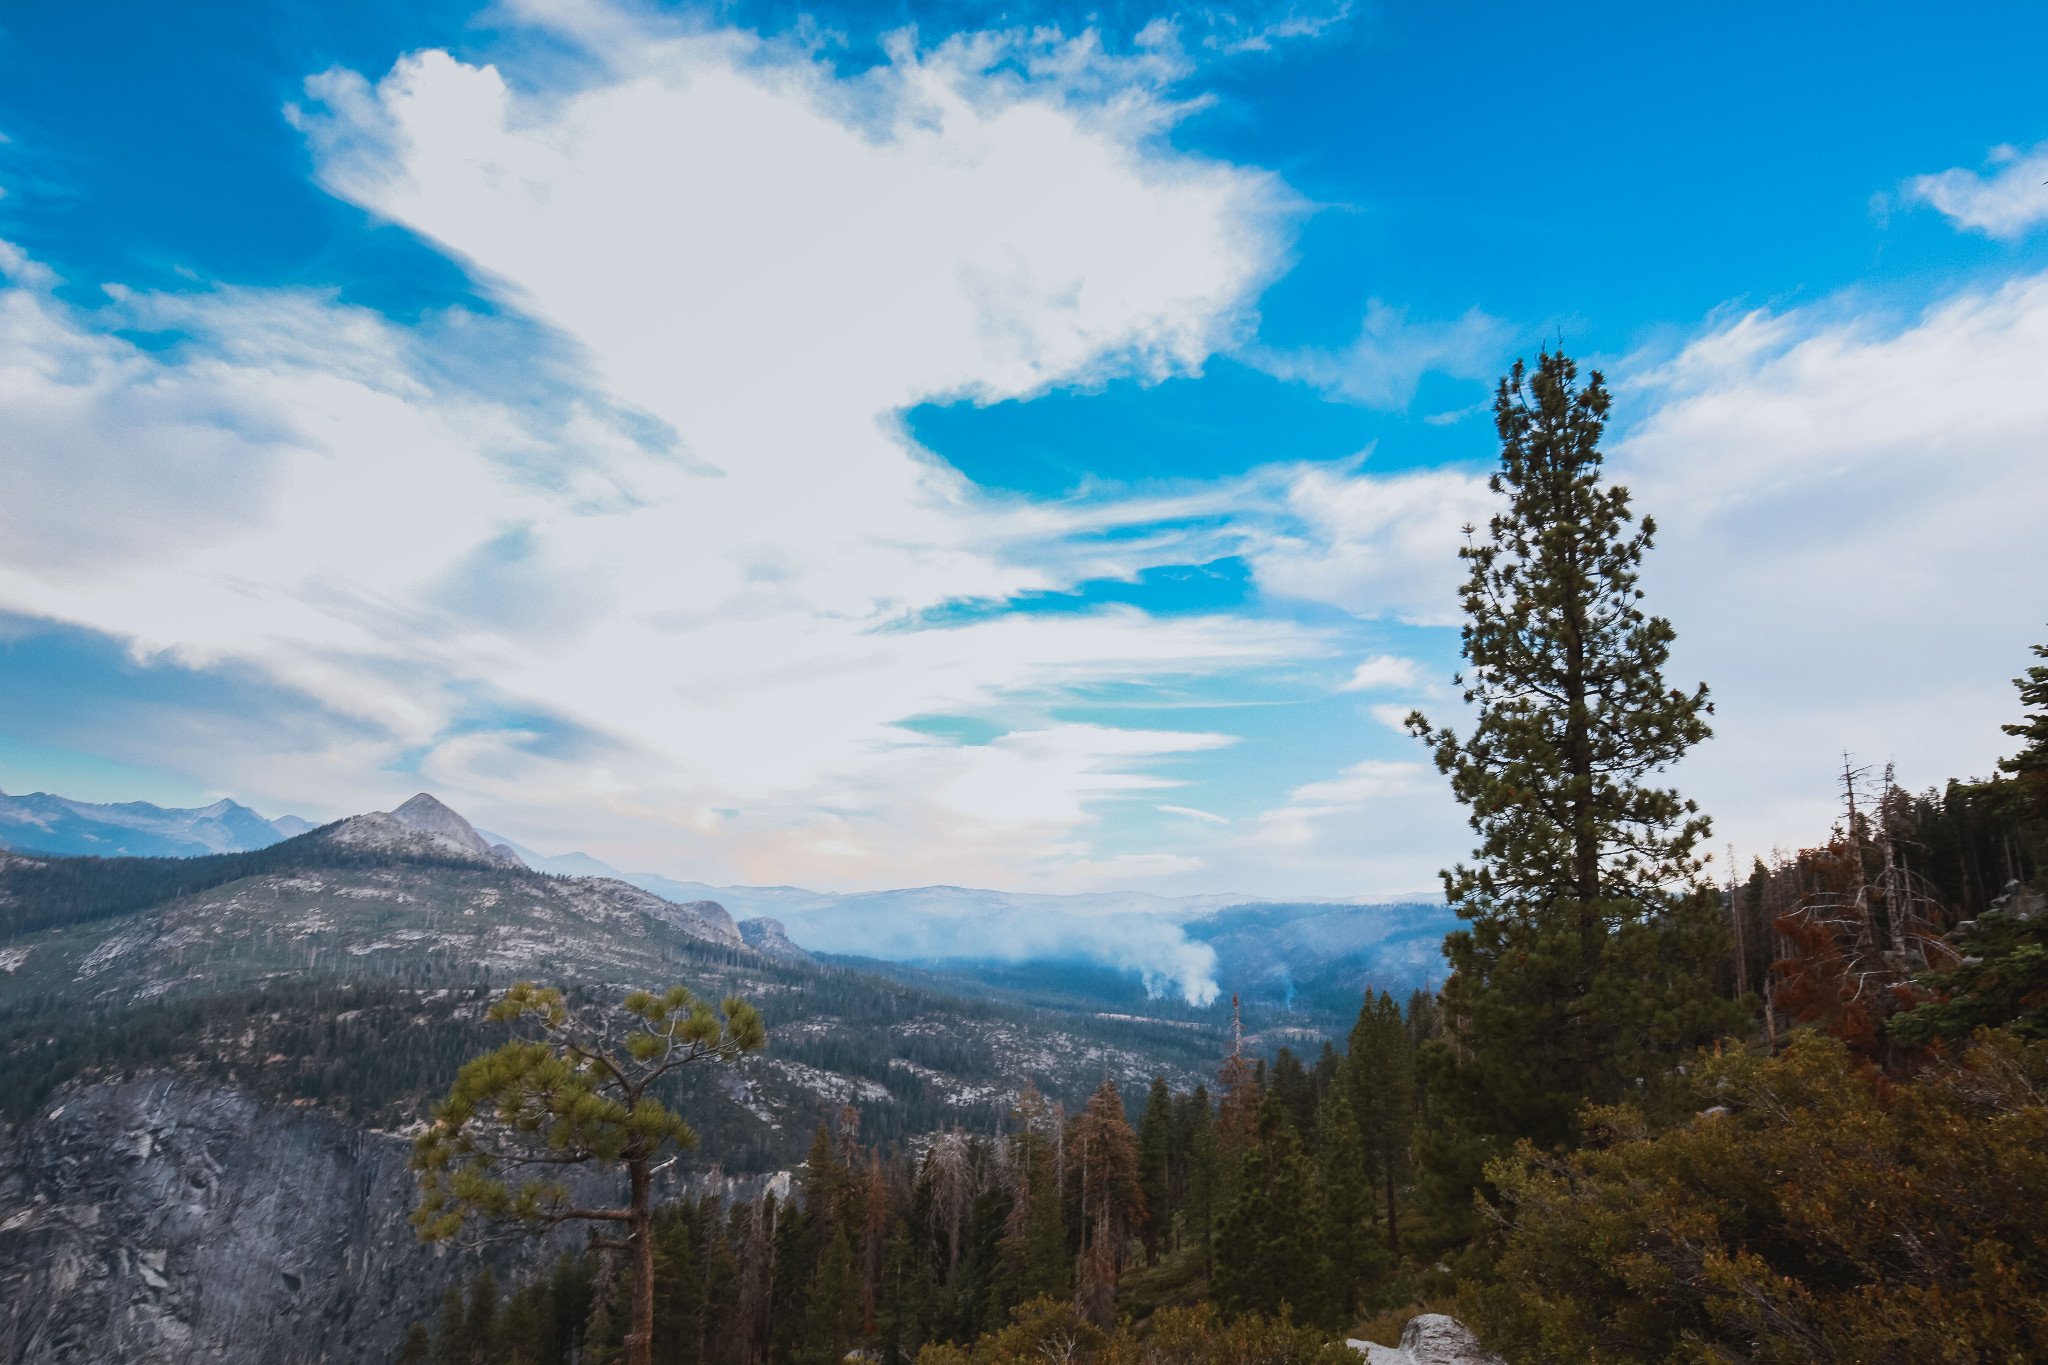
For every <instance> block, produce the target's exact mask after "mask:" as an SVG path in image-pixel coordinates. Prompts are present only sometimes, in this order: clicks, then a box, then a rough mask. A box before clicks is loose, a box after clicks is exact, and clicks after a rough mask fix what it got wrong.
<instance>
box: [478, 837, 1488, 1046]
mask: <svg viewBox="0 0 2048 1365" xmlns="http://www.w3.org/2000/svg"><path fill="white" fill-rule="evenodd" d="M478 833H479V835H480V836H481V837H482V838H483V839H486V840H489V841H490V842H492V843H494V844H501V845H503V846H504V847H506V848H507V849H508V850H510V851H513V852H516V853H517V854H518V855H519V856H520V858H522V859H523V860H524V861H525V863H526V865H527V866H528V867H531V868H534V869H535V870H537V871H542V872H551V873H554V874H556V875H558V876H586V877H587V876H596V877H615V878H617V879H619V880H620V881H624V882H629V883H631V884H632V885H634V886H637V887H640V888H642V889H643V890H647V891H652V892H653V893H654V894H655V895H657V896H662V897H664V898H666V899H668V900H672V901H699V900H710V901H715V902H717V903H718V904H720V905H723V906H724V907H725V908H726V909H728V910H730V911H731V912H732V914H733V915H734V916H735V917H736V918H738V919H739V920H740V921H741V928H742V929H743V930H744V929H745V927H746V924H747V922H749V921H751V920H756V919H759V920H762V921H764V922H766V923H778V924H779V925H780V927H781V928H783V929H784V930H786V932H787V933H788V936H789V938H791V939H793V940H794V941H795V942H796V943H798V944H801V945H802V946H803V947H805V948H807V949H810V950H811V951H812V952H818V953H829V954H834V955H839V956H844V957H854V958H869V959H879V960H881V961H884V962H906V963H916V964H919V965H923V966H930V967H936V968H941V969H945V970H948V971H957V970H958V969H960V968H962V967H975V966H984V965H992V964H1002V965H1005V966H1009V965H1015V964H1019V963H1028V962H1062V961H1064V962H1073V963H1088V964H1090V965H1093V966H1098V967H1106V968H1109V969H1110V970H1112V971H1120V972H1126V973H1130V974H1134V975H1136V976H1137V977H1139V978H1140V979H1141V980H1142V982H1143V983H1144V986H1145V989H1146V990H1147V991H1149V992H1151V993H1153V994H1173V995H1178V996H1181V997H1182V998H1183V999H1185V1000H1186V1001H1187V1002H1188V1003H1190V1004H1194V1005H1206V1004H1208V1003H1209V1002H1210V1001H1211V1000H1213V999H1214V998H1216V996H1217V995H1218V994H1219V993H1221V992H1224V991H1236V992H1242V993H1245V994H1247V995H1252V994H1256V995H1257V996H1258V997H1259V999H1260V1000H1261V1002H1262V1003H1267V1004H1278V1005H1281V1006H1283V1007H1285V1006H1287V1005H1289V1004H1291V1003H1292V1002H1294V1001H1295V1000H1296V999H1297V998H1300V997H1304V996H1310V997H1314V998H1315V999H1316V1000H1317V1001H1318V1002H1319V1003H1320V1004H1322V1005H1324V1006H1326V1007H1334V1006H1335V1004H1336V1002H1337V1001H1339V1000H1352V1001H1355V1000H1356V999H1357V997H1358V995H1359V993H1360V992H1361V991H1362V990H1363V989H1364V987H1365V986H1366V985H1368V984H1370V985H1373V986H1377V987H1379V988H1381V989H1399V990H1409V989H1413V988H1415V987H1418V986H1428V985H1432V984H1434V983H1437V982H1440V981H1441V980H1442V979H1443V976H1444V972H1445V968H1444V965H1443V957H1442V954H1441V951H1440V949H1441V947H1442V944H1443V938H1444V935H1445V934H1446V933H1448V932H1449V931H1450V930H1451V929H1453V928H1455V927H1456V925H1457V919H1456V917H1455V916H1454V915H1453V914H1452V913H1451V912H1450V910H1449V909H1448V907H1446V906H1445V904H1444V901H1443V897H1442V896H1441V895H1438V894H1432V893H1422V894H1416V895H1412V896H1405V897H1401V898H1398V899H1394V900H1387V901H1370V902H1368V901H1298V902H1273V901H1265V900H1261V899H1260V898H1258V897H1256V896H1248V895H1244V894H1242V893H1235V892H1221V893H1211V894H1208V895H1200V896H1154V895H1149V894H1147V893H1145V892H1142V891H1099V892H1091V893H1083V894H1078V895H1045V894H1037V893H1031V892H1020V891H986V890H978V889H975V888H972V887H964V886H920V887H907V888H903V889H901V890H894V891H855V892H844V893H841V892H830V891H810V890H806V889H804V888H803V887H799V886H714V885H711V884H710V883H707V882H693V881H678V880H676V879H675V878H673V877H664V876H661V875H659V874H657V873H652V872H621V871H619V870H618V869H616V868H614V867H612V866H610V865H609V864H607V863H604V862H602V861H600V860H598V859H596V858H593V857H591V856H590V855H589V854H587V853H567V854H561V855H559V856H555V857H550V856H548V855H546V854H542V853H537V852H535V851H534V850H532V849H529V848H525V847H522V846H521V845H519V844H515V843H513V842H511V841H510V840H508V839H504V838H502V837H501V836H499V835H496V834H491V833H488V832H485V831H478ZM1352 1007H1353V1008H1356V1006H1355V1004H1354V1005H1353V1006H1352Z"/></svg>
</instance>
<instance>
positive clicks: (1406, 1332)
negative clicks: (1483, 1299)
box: [1344, 1313, 1507, 1365]
mask: <svg viewBox="0 0 2048 1365" xmlns="http://www.w3.org/2000/svg"><path fill="white" fill-rule="evenodd" d="M1344 1344H1345V1345H1346V1346H1349V1347H1350V1348H1351V1349H1352V1350H1354V1351H1359V1352H1362V1353H1363V1354H1364V1356H1365V1359H1366V1365H1507V1362H1506V1361H1504V1360H1502V1359H1501V1358H1500V1357H1499V1356H1497V1355H1494V1354H1493V1353H1492V1352H1491V1351H1485V1350H1481V1349H1480V1346H1479V1338H1477V1337H1475V1336H1473V1335H1472V1329H1471V1328H1469V1327H1467V1326H1466V1325H1465V1324H1464V1323H1462V1322H1459V1321H1458V1320H1457V1319H1456V1318H1454V1317H1450V1316H1448V1315H1446V1314H1443V1313H1423V1314H1420V1315H1418V1316H1416V1317H1412V1318H1410V1319H1408V1325H1407V1326H1406V1327H1404V1328H1402V1329H1401V1344H1400V1345H1399V1346H1382V1345H1380V1344H1379V1343H1378V1342H1376V1341H1347V1342H1345V1343H1344Z"/></svg>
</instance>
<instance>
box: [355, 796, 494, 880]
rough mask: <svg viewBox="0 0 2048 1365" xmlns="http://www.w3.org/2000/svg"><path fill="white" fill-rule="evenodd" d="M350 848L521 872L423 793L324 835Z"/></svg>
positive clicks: (469, 826)
mask: <svg viewBox="0 0 2048 1365" xmlns="http://www.w3.org/2000/svg"><path fill="white" fill-rule="evenodd" d="M327 837H328V838H329V839H332V840H333V841H334V842H335V843H338V844H347V845H349V846H351V847H354V848H375V849H387V850H389V851H391V852H393V853H410V854H430V855H433V854H437V855H439V856H441V857H444V858H473V859H475V860H476V861H477V862H480V863H496V864H497V865H499V866H501V867H522V868H523V867H525V866H526V863H525V862H524V861H523V860H522V859H521V858H520V856H519V855H518V854H517V853H514V852H513V851H512V850H511V849H510V848H508V847H506V846H505V845H503V844H499V845H497V846H495V847H493V846H492V845H490V844H488V843H486V842H484V838H483V836H482V835H481V834H478V833H477V832H476V828H475V827H474V826H473V825H471V824H470V823H469V821H467V820H465V819H463V818H462V817H461V816H460V815H458V814H456V813H455V812H454V811H453V810H450V809H449V808H448V807H447V806H445V805H443V804H442V803H441V802H440V801H438V800H436V799H435V798H434V797H433V796H431V795H429V794H428V793H426V792H420V793H419V794H418V795H416V796H414V797H413V798H412V799H411V800H410V801H407V802H406V803H405V804H404V805H402V806H400V807H399V808H398V809H397V810H394V811H381V810H373V811H370V812H368V813H367V814H364V815H351V816H350V817H349V818H348V819H346V820H343V821H342V822H341V823H340V824H338V825H336V826H335V827H334V829H333V831H332V832H331V833H329V834H328V835H327Z"/></svg>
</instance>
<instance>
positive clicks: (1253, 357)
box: [1244, 299, 1514, 410]
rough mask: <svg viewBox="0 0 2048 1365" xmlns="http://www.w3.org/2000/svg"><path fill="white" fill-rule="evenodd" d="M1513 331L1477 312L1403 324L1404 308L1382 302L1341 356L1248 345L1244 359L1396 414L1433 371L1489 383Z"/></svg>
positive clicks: (1369, 308) (1368, 312)
mask: <svg viewBox="0 0 2048 1365" xmlns="http://www.w3.org/2000/svg"><path fill="white" fill-rule="evenodd" d="M1513 340H1514V328H1513V327H1511V326H1510V325H1509V324H1508V323H1505V322H1503V321H1501V320H1500V319H1499V318H1496V317H1489V316H1488V315H1487V314H1485V313H1483V312H1481V311H1480V310H1479V309H1477V308H1474V309H1471V310H1470V311H1468V312H1467V313H1466V314H1465V315H1464V316H1463V317H1461V318H1459V319H1457V320H1456V321H1455V322H1415V323H1411V322H1409V321H1408V310H1407V309H1405V308H1395V307H1392V306H1390V305H1388V304H1386V303H1383V302H1381V301H1380V300H1379V299H1372V300H1370V301H1368V302H1367V304H1366V307H1365V320H1364V321H1363V322H1362V323H1361V324H1360V326H1359V329H1358V340H1356V341H1354V342H1352V343H1351V344H1350V345H1349V346H1346V347H1345V348H1343V349H1342V350H1339V351H1326V350H1316V349H1313V348H1309V349H1301V350H1293V351H1276V350H1273V349H1271V348H1268V347H1251V348H1248V349H1247V350H1246V351H1245V352H1244V358H1245V359H1247V360H1248V361H1250V363H1252V364H1254V365H1257V366H1258V367H1259V368H1260V369H1262V370H1265V371H1266V372H1267V373H1268V374H1271V375H1273V376H1274V377H1275V378H1279V379H1289V380H1295V381H1298V382H1300V383H1304V384H1311V385H1313V386H1315V387H1316V388H1318V389H1321V390H1322V391H1323V392H1324V393H1327V394H1330V395H1332V396H1333V397H1337V398H1341V399H1344V400H1345V401H1346V402H1351V403H1358V404H1361V405H1363V406H1365V407H1369V408H1389V409H1394V410H1399V409H1402V408H1405V407H1407V406H1408V404H1409V403H1410V402H1412V401H1413V400H1414V398H1415V389H1416V386H1417V385H1418V384H1420V383H1421V382H1422V376H1423V375H1425V374H1428V373H1430V372H1432V371H1434V372H1437V373H1441V374H1448V375H1452V376H1455V377H1457V378H1460V379H1491V378H1493V376H1494V374H1495V372H1496V371H1497V370H1498V369H1499V368H1500V364H1499V361H1500V354H1501V351H1502V350H1503V349H1504V348H1505V347H1507V346H1508V345H1509V344H1510V343H1511V342H1512V341H1513Z"/></svg>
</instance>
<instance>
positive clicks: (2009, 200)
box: [1904, 142, 2048, 240]
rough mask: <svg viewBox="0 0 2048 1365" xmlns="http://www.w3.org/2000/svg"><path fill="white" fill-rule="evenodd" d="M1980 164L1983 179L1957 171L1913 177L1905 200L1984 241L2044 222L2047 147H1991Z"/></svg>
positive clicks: (2047, 209) (2018, 233)
mask: <svg viewBox="0 0 2048 1365" xmlns="http://www.w3.org/2000/svg"><path fill="white" fill-rule="evenodd" d="M1986 160H1987V163H1988V164H1989V166H1990V167H1992V171H1991V174H1990V175H1988V176H1987V175H1980V174H1978V173H1977V172H1976V171H1972V170H1965V169H1964V168H1963V167H1961V166H1954V167H1951V168H1949V169H1948V170H1945V171H1942V172H1941V173H1939V174H1938V175H1916V176H1914V177H1913V178H1912V179H1911V180H1908V181H1907V182H1906V184H1905V190H1904V193H1905V196H1906V198H1907V199H1908V200H1912V201H1917V202H1919V203H1923V204H1929V205H1932V206H1933V207H1934V208H1935V209H1936V210H1937V211H1938V212H1940V213H1941V215H1942V216H1943V217H1945V218H1947V219H1948V220H1949V222H1950V223H1952V224H1954V225H1955V226H1956V227H1957V228H1958V229H1965V230H1967V229H1975V230H1976V231H1978V232H1982V233H1984V234H1985V235H1986V236H1990V237H2003V238H2006V239H2008V240H2010V239H2012V238H2016V237H2019V236H2021V235H2022V234H2024V233H2025V232H2026V231H2027V229H2029V228H2031V227H2033V226H2034V225H2035V224H2037V223H2040V222H2043V221H2048V183H2044V182H2048V142H2044V143H2041V144H2040V145H2039V146H2036V147H2034V148H2032V149H2031V150H2028V151H2022V150H2021V149H2019V148H2018V147H2013V146H2000V147H1994V148H1992V149H1991V155H1990V156H1989V157H1988V158H1986Z"/></svg>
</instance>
